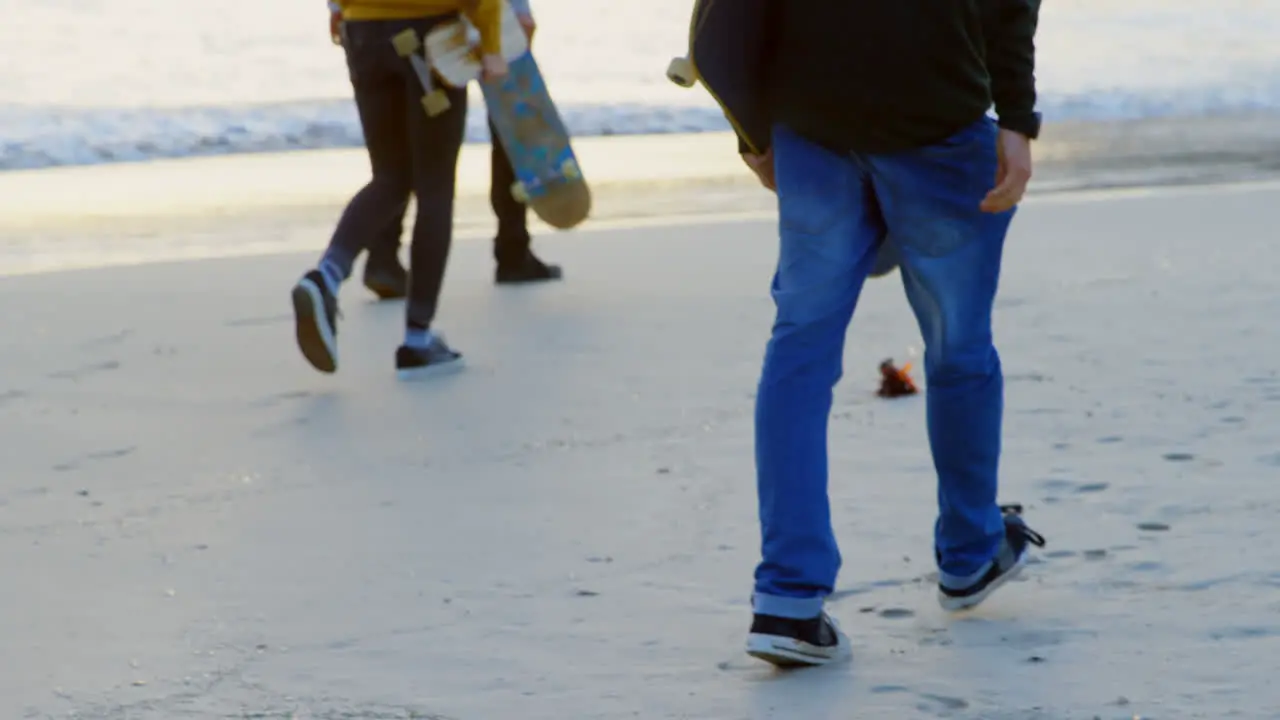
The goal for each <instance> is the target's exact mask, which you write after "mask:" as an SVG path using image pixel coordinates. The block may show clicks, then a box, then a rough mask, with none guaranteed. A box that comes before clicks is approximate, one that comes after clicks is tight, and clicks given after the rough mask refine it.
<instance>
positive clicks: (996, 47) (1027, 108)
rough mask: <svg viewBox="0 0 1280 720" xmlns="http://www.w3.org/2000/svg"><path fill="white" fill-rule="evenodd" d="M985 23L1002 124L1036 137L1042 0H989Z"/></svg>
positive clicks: (993, 92) (989, 64) (993, 89)
mask: <svg viewBox="0 0 1280 720" xmlns="http://www.w3.org/2000/svg"><path fill="white" fill-rule="evenodd" d="M986 11H987V13H986V14H987V17H986V18H985V22H984V23H983V25H984V26H985V30H986V32H985V34H986V36H987V37H986V41H987V72H988V73H989V74H990V75H991V97H992V100H993V101H994V102H995V107H996V117H997V118H998V119H999V123H1000V127H1002V128H1004V129H1006V130H1012V131H1014V132H1017V133H1020V134H1022V135H1025V136H1027V137H1029V138H1035V137H1037V136H1038V135H1039V134H1040V114H1039V113H1037V112H1036V111H1035V106H1036V76H1035V66H1036V47H1035V35H1036V26H1037V25H1038V24H1039V20H1040V0H987V4H986Z"/></svg>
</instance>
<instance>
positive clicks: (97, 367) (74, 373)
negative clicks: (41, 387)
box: [49, 360, 120, 380]
mask: <svg viewBox="0 0 1280 720" xmlns="http://www.w3.org/2000/svg"><path fill="white" fill-rule="evenodd" d="M118 369H120V362H119V361H118V360H107V361H105V362H100V363H94V364H92V365H82V366H80V367H78V368H75V369H72V370H62V371H59V372H55V373H50V374H49V377H50V378H51V379H53V380H80V379H82V378H84V377H87V376H89V375H94V374H96V373H100V372H106V371H108V370H118Z"/></svg>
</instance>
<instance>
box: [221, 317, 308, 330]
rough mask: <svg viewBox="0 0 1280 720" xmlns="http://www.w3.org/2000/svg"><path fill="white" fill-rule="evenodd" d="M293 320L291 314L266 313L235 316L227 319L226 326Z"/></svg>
mask: <svg viewBox="0 0 1280 720" xmlns="http://www.w3.org/2000/svg"><path fill="white" fill-rule="evenodd" d="M290 322H293V315H266V316H263V317H251V318H237V319H235V320H228V321H227V322H226V326H227V327H233V328H234V327H256V326H259V325H282V324H284V323H290Z"/></svg>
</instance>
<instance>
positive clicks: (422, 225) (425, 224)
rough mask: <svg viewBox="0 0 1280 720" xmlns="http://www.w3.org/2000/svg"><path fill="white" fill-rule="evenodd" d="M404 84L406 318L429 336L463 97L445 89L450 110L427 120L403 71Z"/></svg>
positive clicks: (449, 232)
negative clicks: (410, 196) (411, 206)
mask: <svg viewBox="0 0 1280 720" xmlns="http://www.w3.org/2000/svg"><path fill="white" fill-rule="evenodd" d="M404 81H405V83H406V87H407V88H408V92H410V93H412V94H413V102H411V103H409V104H408V111H407V113H408V123H409V129H410V132H409V137H410V146H411V147H410V155H409V157H411V158H412V164H413V193H414V197H415V198H416V199H417V205H418V208H417V215H416V217H415V218H414V223H413V240H412V244H411V245H410V247H409V264H410V267H409V302H408V304H407V306H406V313H407V314H406V317H407V320H408V322H409V323H410V325H411V326H413V327H415V328H419V329H422V330H427V329H429V328H430V327H431V323H432V322H433V321H434V320H435V315H436V307H437V304H438V302H439V298H440V289H441V286H442V284H443V282H444V272H445V266H446V264H447V263H448V259H449V248H450V245H451V244H452V242H453V204H454V189H455V185H456V179H457V166H458V152H459V150H461V148H462V139H463V135H464V133H465V131H466V119H467V94H466V91H465V90H460V89H457V88H450V87H446V88H445V91H446V92H447V93H448V96H449V101H450V103H451V107H450V108H449V109H448V110H447V111H445V112H444V113H442V114H440V115H437V116H436V117H428V116H427V114H426V113H424V112H423V111H422V107H421V105H420V104H419V103H418V102H417V97H420V96H421V94H422V89H421V87H419V86H418V85H417V79H416V78H414V77H412V75H410V74H409V73H408V72H407V71H406V76H405V80H404Z"/></svg>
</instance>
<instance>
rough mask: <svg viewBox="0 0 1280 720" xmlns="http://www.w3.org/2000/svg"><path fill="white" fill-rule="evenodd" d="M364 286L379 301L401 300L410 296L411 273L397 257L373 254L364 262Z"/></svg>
mask: <svg viewBox="0 0 1280 720" xmlns="http://www.w3.org/2000/svg"><path fill="white" fill-rule="evenodd" d="M364 286H365V287H367V288H369V290H370V291H372V292H373V294H374V295H377V296H378V299H379V300H399V299H400V298H403V297H404V296H405V295H407V294H409V273H408V271H407V270H405V269H404V266H403V265H401V264H400V259H399V258H397V257H396V256H394V255H392V256H390V257H380V256H375V255H373V254H372V253H371V254H370V255H369V257H368V259H366V260H365V261H364Z"/></svg>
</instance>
